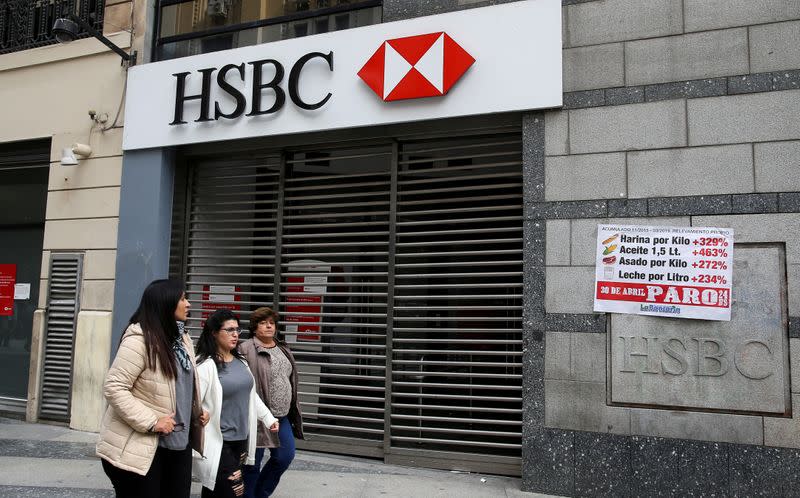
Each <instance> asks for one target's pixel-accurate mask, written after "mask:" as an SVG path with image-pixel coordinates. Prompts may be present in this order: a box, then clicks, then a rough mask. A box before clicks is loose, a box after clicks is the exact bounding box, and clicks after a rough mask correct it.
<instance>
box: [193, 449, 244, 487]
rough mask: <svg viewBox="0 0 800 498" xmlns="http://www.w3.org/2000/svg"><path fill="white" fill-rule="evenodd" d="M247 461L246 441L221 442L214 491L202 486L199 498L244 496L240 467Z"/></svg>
mask: <svg viewBox="0 0 800 498" xmlns="http://www.w3.org/2000/svg"><path fill="white" fill-rule="evenodd" d="M246 459H247V439H243V440H241V441H223V442H222V454H221V455H220V457H219V468H218V469H217V482H216V483H214V491H211V490H210V489H208V488H206V487H205V486H203V491H202V492H201V494H200V497H201V498H236V497H239V496H242V494H244V480H243V478H242V465H244V462H245V460H246Z"/></svg>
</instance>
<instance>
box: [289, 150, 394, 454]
mask: <svg viewBox="0 0 800 498" xmlns="http://www.w3.org/2000/svg"><path fill="white" fill-rule="evenodd" d="M287 157H288V158H289V159H288V161H287V162H288V164H287V166H288V168H287V175H286V182H285V186H284V188H283V191H284V203H283V206H284V207H283V231H282V236H281V271H282V273H281V295H280V306H279V308H280V312H281V316H282V321H283V327H282V329H283V330H284V331H285V332H286V333H287V339H289V340H290V341H292V342H293V344H292V350H293V351H294V354H295V358H296V359H297V361H298V369H299V371H300V372H301V375H300V379H299V382H300V386H299V390H300V402H301V407H302V409H303V412H304V415H305V417H304V418H305V421H304V427H305V432H306V433H307V434H308V438H309V440H310V441H317V442H318V444H323V443H324V444H325V445H328V446H329V447H331V446H330V445H335V444H337V443H344V444H346V447H347V448H348V451H349V452H351V453H355V454H361V455H376V456H380V455H382V453H381V452H380V451H379V450H378V448H380V447H381V446H382V444H383V434H384V408H385V407H384V405H385V397H384V393H385V381H386V329H387V296H388V287H389V283H388V267H389V228H390V200H391V199H390V196H391V192H390V191H391V188H390V187H391V185H390V171H391V160H392V147H391V146H374V147H359V148H327V149H324V150H311V151H302V152H292V153H289V154H288V155H287Z"/></svg>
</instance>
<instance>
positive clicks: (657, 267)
mask: <svg viewBox="0 0 800 498" xmlns="http://www.w3.org/2000/svg"><path fill="white" fill-rule="evenodd" d="M732 270H733V230H731V229H727V228H697V227H685V228H682V227H653V226H632V225H598V226H597V263H596V273H595V294H594V310H595V311H608V312H611V313H631V314H636V315H655V316H669V317H673V318H695V319H701V320H723V321H730V319H731V283H732V282H731V280H732Z"/></svg>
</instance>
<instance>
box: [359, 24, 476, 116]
mask: <svg viewBox="0 0 800 498" xmlns="http://www.w3.org/2000/svg"><path fill="white" fill-rule="evenodd" d="M474 62H475V58H474V57H472V56H471V55H470V54H469V53H468V52H467V51H466V50H464V49H463V48H462V47H461V46H460V45H459V44H458V43H456V41H455V40H453V39H452V38H451V37H450V36H449V35H448V34H447V33H445V32H438V33H429V34H425V35H417V36H407V37H405V38H394V39H392V40H387V41H385V42H383V43H382V44H381V46H380V47H378V49H377V50H376V51H375V53H374V54H372V57H370V59H369V60H368V61H367V62H366V64H364V67H362V68H361V70H360V71H359V72H358V76H359V77H360V78H361V79H362V80H364V83H366V84H367V85H368V86H369V87H370V88H371V89H372V91H374V92H375V94H377V95H378V97H380V98H381V99H382V100H383V101H385V102H389V101H392V100H403V99H417V98H423V97H438V96H441V95H444V94H446V93H447V92H448V91H449V90H450V88H452V86H453V85H454V84H455V83H456V81H458V80H459V78H461V76H462V75H463V74H464V73H465V72H466V71H467V69H469V68H470V66H472V64H473V63H474Z"/></svg>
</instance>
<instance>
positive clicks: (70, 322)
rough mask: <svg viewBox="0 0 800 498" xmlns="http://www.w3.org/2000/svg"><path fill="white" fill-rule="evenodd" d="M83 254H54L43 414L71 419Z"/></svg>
mask: <svg viewBox="0 0 800 498" xmlns="http://www.w3.org/2000/svg"><path fill="white" fill-rule="evenodd" d="M82 265H83V255H82V254H53V255H52V256H50V279H49V281H48V283H49V287H48V294H47V325H46V327H47V329H46V332H45V346H44V366H43V367H42V396H41V403H40V405H39V418H41V419H46V420H56V421H61V422H69V413H70V400H71V392H72V351H73V344H74V342H75V327H76V322H77V320H78V310H79V309H80V290H81V285H80V283H81V281H80V276H81V274H82V271H81V268H82Z"/></svg>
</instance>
